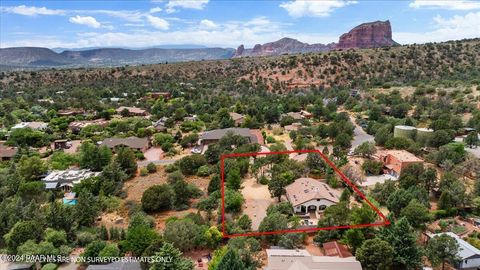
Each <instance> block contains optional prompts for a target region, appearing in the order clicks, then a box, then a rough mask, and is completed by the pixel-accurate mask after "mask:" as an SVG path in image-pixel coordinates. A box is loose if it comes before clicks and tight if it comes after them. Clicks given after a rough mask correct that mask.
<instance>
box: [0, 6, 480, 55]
mask: <svg viewBox="0 0 480 270" xmlns="http://www.w3.org/2000/svg"><path fill="white" fill-rule="evenodd" d="M0 4H1V7H0V47H12V46H38V47H49V48H55V47H64V48H81V47H148V46H155V45H165V44H198V45H206V46H220V47H232V48H235V47H237V46H238V45H240V44H245V46H246V47H252V46H253V45H254V44H256V43H265V42H269V41H275V40H278V39H280V38H282V37H291V38H296V39H298V40H300V41H303V42H308V43H330V42H336V41H338V37H339V36H340V35H341V34H342V33H345V32H347V31H348V30H350V29H351V28H353V27H354V26H356V25H358V24H360V23H363V22H370V21H375V20H390V22H391V23H392V29H393V38H394V40H396V41H397V42H399V43H402V44H409V43H424V42H433V41H445V40H451V39H462V38H473V37H480V1H473V0H458V1H446V0H439V1H437V0H404V1H372V0H370V1H362V0H357V1H353V0H328V1H322V0H315V1H300V0H283V1H267V0H264V1H253V0H250V1H231V0H194V1H192V0H190V1H182V0H152V1H139V0H137V1H113V0H111V1H93V0H92V1H86V0H83V1H74V0H68V1H42V0H36V1H9V0H1V2H0Z"/></svg>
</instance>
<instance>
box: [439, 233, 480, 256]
mask: <svg viewBox="0 0 480 270" xmlns="http://www.w3.org/2000/svg"><path fill="white" fill-rule="evenodd" d="M442 234H446V235H448V236H450V237H452V238H454V239H455V240H456V241H457V243H458V245H459V246H460V248H459V250H458V254H457V255H458V256H459V257H460V258H462V260H465V259H468V258H471V257H474V256H480V250H479V249H478V248H476V247H474V246H472V245H470V244H469V243H468V242H467V241H465V240H463V239H462V238H460V237H459V236H458V235H456V234H454V233H453V232H446V233H439V234H434V235H433V236H432V237H435V236H440V235H442Z"/></svg>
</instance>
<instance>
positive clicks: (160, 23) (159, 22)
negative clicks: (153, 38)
mask: <svg viewBox="0 0 480 270" xmlns="http://www.w3.org/2000/svg"><path fill="white" fill-rule="evenodd" d="M146 17H147V20H148V22H149V23H150V24H151V25H152V26H153V27H155V28H157V29H160V30H168V28H169V27H170V24H169V23H168V22H167V21H166V20H165V19H162V18H158V17H155V16H152V15H147V16H146Z"/></svg>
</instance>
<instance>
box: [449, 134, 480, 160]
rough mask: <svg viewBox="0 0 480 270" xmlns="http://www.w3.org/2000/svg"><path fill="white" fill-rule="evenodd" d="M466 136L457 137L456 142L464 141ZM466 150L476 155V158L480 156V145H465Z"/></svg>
mask: <svg viewBox="0 0 480 270" xmlns="http://www.w3.org/2000/svg"><path fill="white" fill-rule="evenodd" d="M464 138H465V136H459V137H455V141H456V142H463V139H464ZM465 150H466V151H467V152H469V153H470V154H472V155H474V156H475V157H476V158H480V147H475V148H470V147H468V146H466V145H465Z"/></svg>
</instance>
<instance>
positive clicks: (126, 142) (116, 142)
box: [102, 137, 150, 152]
mask: <svg viewBox="0 0 480 270" xmlns="http://www.w3.org/2000/svg"><path fill="white" fill-rule="evenodd" d="M102 145H106V146H107V147H108V148H110V149H112V150H115V149H116V148H118V147H128V148H130V149H132V150H135V151H140V152H145V151H147V150H148V148H150V141H149V140H148V139H147V138H138V137H128V138H108V139H105V140H103V142H102Z"/></svg>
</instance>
